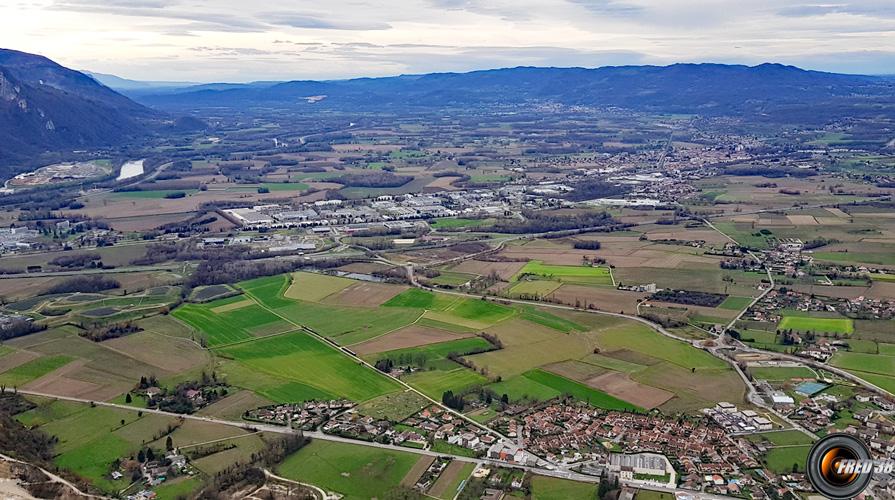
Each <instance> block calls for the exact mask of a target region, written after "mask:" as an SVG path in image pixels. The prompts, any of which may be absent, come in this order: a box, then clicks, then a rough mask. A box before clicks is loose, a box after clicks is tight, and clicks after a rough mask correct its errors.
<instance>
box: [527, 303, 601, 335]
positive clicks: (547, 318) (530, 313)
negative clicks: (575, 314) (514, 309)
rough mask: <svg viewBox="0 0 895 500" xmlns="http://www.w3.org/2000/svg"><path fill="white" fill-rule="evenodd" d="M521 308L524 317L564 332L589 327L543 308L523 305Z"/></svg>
mask: <svg viewBox="0 0 895 500" xmlns="http://www.w3.org/2000/svg"><path fill="white" fill-rule="evenodd" d="M520 309H521V310H522V319H524V320H526V321H531V322H532V323H537V324H539V325H541V326H546V327H547V328H552V329H554V330H557V331H560V332H563V333H569V332H573V331H577V332H586V331H587V330H588V327H586V326H584V325H581V324H579V323H576V322H574V321H572V320H568V319H565V318H560V317H559V316H556V315H554V314H550V313H548V312H546V311H544V310H542V309H536V308H534V307H531V306H522V307H521V308H520Z"/></svg>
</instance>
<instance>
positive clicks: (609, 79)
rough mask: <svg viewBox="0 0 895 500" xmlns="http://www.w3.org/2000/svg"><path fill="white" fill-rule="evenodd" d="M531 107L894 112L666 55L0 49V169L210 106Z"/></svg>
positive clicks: (852, 97)
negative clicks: (144, 75)
mask: <svg viewBox="0 0 895 500" xmlns="http://www.w3.org/2000/svg"><path fill="white" fill-rule="evenodd" d="M104 83H105V84H104ZM107 85H108V86H107ZM110 86H111V87H113V88H115V89H117V90H119V91H120V93H119V92H116V90H113V88H110ZM122 94H124V95H122ZM126 96H128V97H126ZM540 104H563V105H569V106H590V107H617V108H625V109H630V110H635V111H648V112H661V113H688V114H698V115H702V116H740V117H747V118H749V119H751V120H756V121H771V122H786V123H793V124H798V125H813V124H824V123H827V122H830V121H832V120H838V119H841V118H860V117H885V118H891V117H892V116H895V79H893V78H892V77H881V76H861V75H843V74H834V73H824V72H818V71H806V70H803V69H799V68H796V67H793V66H784V65H780V64H761V65H758V66H741V65H723V64H674V65H671V66H613V67H601V68H593V69H588V68H535V67H516V68H506V69H494V70H483V71H473V72H469V73H432V74H425V75H402V76H395V77H384V78H357V79H351V80H335V81H333V80H328V81H310V80H297V81H289V82H254V83H248V84H230V83H211V84H200V85H192V84H190V83H183V82H138V81H134V80H126V79H123V78H119V77H115V76H113V75H103V74H99V73H93V74H92V76H88V74H85V73H82V72H79V71H75V70H72V69H68V68H65V67H63V66H61V65H59V64H57V63H55V62H53V61H51V60H50V59H47V58H46V57H43V56H39V55H33V54H27V53H24V52H19V51H15V50H7V49H0V144H2V145H3V147H2V148H0V166H2V165H20V166H21V165H22V164H24V163H35V162H37V161H39V159H40V158H41V155H42V154H46V153H47V152H57V153H58V152H62V151H71V150H74V149H92V148H93V149H95V148H102V147H107V146H120V145H123V144H127V143H133V144H136V145H139V144H141V141H142V140H144V139H145V138H146V137H147V136H150V135H152V134H160V135H163V134H169V133H180V132H185V131H188V130H189V129H195V128H197V127H198V128H202V125H203V124H201V123H197V121H196V120H195V119H190V120H188V122H189V123H187V122H183V123H186V125H189V126H188V127H187V126H181V125H183V123H181V122H180V121H176V120H172V118H171V117H172V116H177V115H178V114H182V113H185V112H187V111H189V112H193V111H199V112H201V110H202V109H203V108H211V107H214V108H219V109H220V108H224V109H226V108H231V109H237V108H242V109H254V110H261V111H262V112H263V109H264V108H265V107H276V108H277V109H278V110H283V109H287V110H288V109H293V110H294V111H295V112H307V113H312V112H315V111H317V110H338V111H343V112H354V111H365V112H369V111H381V110H386V111H392V112H395V111H398V112H400V111H405V112H410V113H412V112H415V111H420V110H426V109H430V110H441V109H445V108H468V109H474V110H480V109H485V108H494V107H497V108H501V109H507V108H509V109H518V108H519V107H522V106H527V105H540ZM172 123H173V126H172ZM0 173H2V174H5V173H6V172H0Z"/></svg>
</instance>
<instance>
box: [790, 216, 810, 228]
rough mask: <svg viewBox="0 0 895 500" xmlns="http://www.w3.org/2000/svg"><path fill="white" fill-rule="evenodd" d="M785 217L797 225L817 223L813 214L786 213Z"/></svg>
mask: <svg viewBox="0 0 895 500" xmlns="http://www.w3.org/2000/svg"><path fill="white" fill-rule="evenodd" d="M786 218H787V219H789V221H790V222H792V223H793V224H795V225H797V226H813V225H815V224H817V219H815V218H814V216H813V215H787V216H786Z"/></svg>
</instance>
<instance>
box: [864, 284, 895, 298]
mask: <svg viewBox="0 0 895 500" xmlns="http://www.w3.org/2000/svg"><path fill="white" fill-rule="evenodd" d="M867 296H868V297H872V298H880V299H895V283H891V282H883V281H876V282H874V283H873V286H871V287H870V291H869V292H868V293H867Z"/></svg>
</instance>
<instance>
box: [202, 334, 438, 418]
mask: <svg viewBox="0 0 895 500" xmlns="http://www.w3.org/2000/svg"><path fill="white" fill-rule="evenodd" d="M216 352H217V354H219V355H221V356H224V357H227V358H231V359H233V360H235V361H237V362H238V363H239V364H241V365H243V366H244V367H246V368H249V369H250V370H251V371H254V372H258V373H260V374H263V375H265V376H266V377H267V378H272V379H273V380H277V379H279V380H281V381H282V383H283V384H285V385H280V386H276V387H277V388H275V389H271V388H270V386H268V390H263V391H262V392H261V394H262V395H263V396H264V397H267V398H268V399H271V400H274V401H277V402H289V401H296V400H302V399H307V395H306V394H307V389H306V388H305V386H311V387H313V388H315V389H317V390H318V391H320V392H322V393H325V394H332V395H335V396H337V397H344V398H347V399H351V400H354V401H366V400H368V399H372V398H374V397H376V396H381V395H383V394H386V393H389V392H393V391H395V390H397V389H398V388H399V386H398V384H397V383H395V382H394V381H392V380H389V379H388V378H386V377H385V376H384V375H382V374H380V373H378V372H376V371H375V370H373V369H371V368H367V367H365V366H362V365H359V364H357V363H356V362H355V361H352V360H351V358H349V357H347V356H346V355H344V354H342V353H341V352H339V351H338V350H336V349H335V348H333V347H331V346H328V345H326V344H324V343H323V342H321V341H320V340H317V339H315V338H314V337H312V336H311V335H309V334H307V333H303V332H293V333H288V334H285V335H279V336H276V337H269V338H265V339H259V340H256V341H254V342H246V343H242V344H237V345H233V346H230V347H224V348H222V349H219V350H217V351H216ZM230 378H231V383H232V384H233V385H237V386H238V385H240V384H241V383H245V381H244V380H242V379H241V378H240V377H230ZM245 388H246V389H250V390H254V389H256V388H257V387H250V386H248V385H246V387H245ZM293 392H294V394H295V396H297V397H290V396H291V395H292V394H293ZM439 397H440V394H439Z"/></svg>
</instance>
